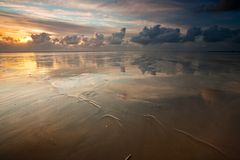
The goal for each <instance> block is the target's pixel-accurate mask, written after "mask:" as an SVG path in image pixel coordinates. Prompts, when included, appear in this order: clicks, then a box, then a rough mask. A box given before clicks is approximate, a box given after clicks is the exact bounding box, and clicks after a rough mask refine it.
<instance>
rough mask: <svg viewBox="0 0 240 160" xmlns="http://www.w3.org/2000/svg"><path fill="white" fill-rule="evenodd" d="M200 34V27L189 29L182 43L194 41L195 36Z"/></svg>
mask: <svg viewBox="0 0 240 160" xmlns="http://www.w3.org/2000/svg"><path fill="white" fill-rule="evenodd" d="M201 34H202V29H201V28H200V27H191V28H189V29H188V31H187V34H186V36H185V38H184V41H195V40H196V37H197V36H200V35H201Z"/></svg>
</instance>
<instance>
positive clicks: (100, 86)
mask: <svg viewBox="0 0 240 160" xmlns="http://www.w3.org/2000/svg"><path fill="white" fill-rule="evenodd" d="M239 62H240V56H239V55H238V54H233V53H216V54H215V53H211V54H210V53H158V54H156V53H151V52H150V53H144V52H138V53H136V52H121V53H118V52H107V53H106V52H99V53H96V52H95V53H2V54H0V135H1V136H0V159H1V160H21V159H24V160H33V159H34V160H42V159H49V160H50V159H51V160H52V159H56V160H62V159H63V160H65V159H69V160H75V159H76V160H79V159H80V160H96V159H99V160H100V159H101V160H124V159H131V160H160V159H164V160H176V159H179V160H188V159H189V160H195V159H196V160H202V159H207V160H221V159H239V158H240V147H239V146H240V140H239V135H240V127H239V122H240V76H239V75H240V63H239Z"/></svg>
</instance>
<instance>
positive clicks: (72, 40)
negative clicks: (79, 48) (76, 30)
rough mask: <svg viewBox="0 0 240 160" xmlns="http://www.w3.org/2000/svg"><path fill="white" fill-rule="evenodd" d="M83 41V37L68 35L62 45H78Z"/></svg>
mask: <svg viewBox="0 0 240 160" xmlns="http://www.w3.org/2000/svg"><path fill="white" fill-rule="evenodd" d="M80 41H81V37H80V36H78V35H68V36H65V37H64V38H63V39H62V40H61V43H62V44H64V45H78V44H79V43H80Z"/></svg>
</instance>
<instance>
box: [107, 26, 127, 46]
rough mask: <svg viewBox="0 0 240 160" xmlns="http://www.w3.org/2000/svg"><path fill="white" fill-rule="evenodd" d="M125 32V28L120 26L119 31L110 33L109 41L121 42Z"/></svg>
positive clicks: (113, 42) (112, 42)
mask: <svg viewBox="0 0 240 160" xmlns="http://www.w3.org/2000/svg"><path fill="white" fill-rule="evenodd" d="M125 34H126V28H122V29H121V31H120V32H115V33H112V36H111V37H110V43H111V44H122V42H123V39H124V37H125Z"/></svg>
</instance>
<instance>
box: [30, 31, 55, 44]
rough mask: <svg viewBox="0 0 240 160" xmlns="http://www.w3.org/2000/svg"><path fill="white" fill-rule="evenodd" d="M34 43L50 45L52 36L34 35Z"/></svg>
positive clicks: (32, 36)
mask: <svg viewBox="0 0 240 160" xmlns="http://www.w3.org/2000/svg"><path fill="white" fill-rule="evenodd" d="M31 38H32V43H34V44H39V43H50V40H51V38H50V35H49V34H48V33H40V34H32V35H31Z"/></svg>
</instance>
